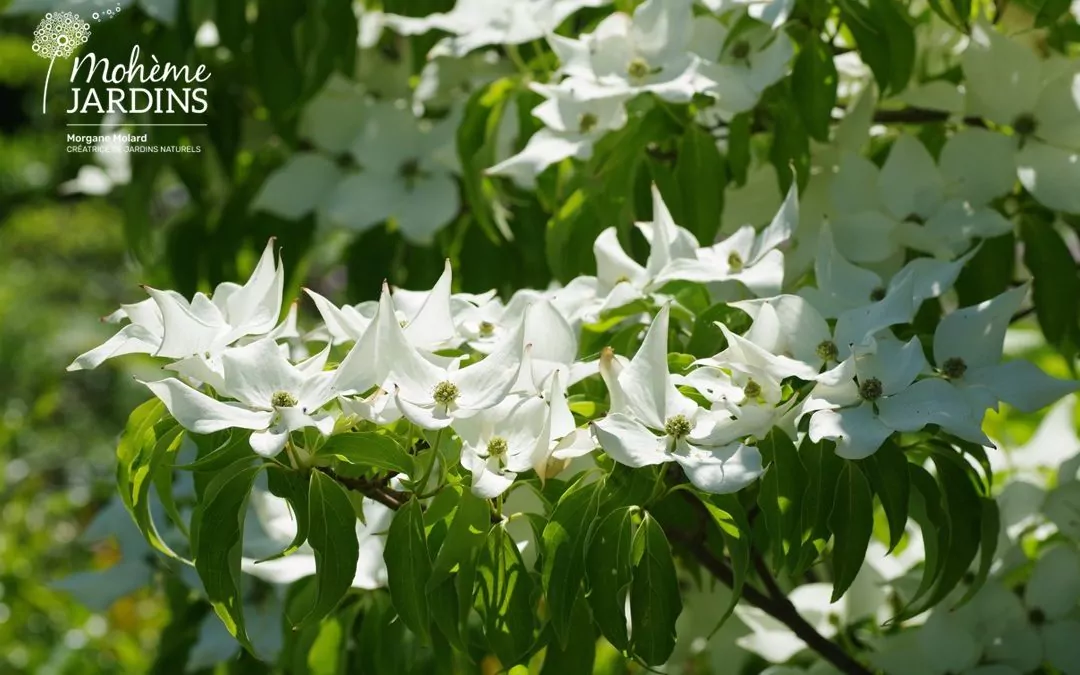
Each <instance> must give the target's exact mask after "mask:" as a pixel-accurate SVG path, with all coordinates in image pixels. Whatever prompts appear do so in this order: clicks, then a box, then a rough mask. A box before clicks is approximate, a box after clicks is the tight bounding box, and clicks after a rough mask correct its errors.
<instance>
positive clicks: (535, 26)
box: [383, 0, 610, 57]
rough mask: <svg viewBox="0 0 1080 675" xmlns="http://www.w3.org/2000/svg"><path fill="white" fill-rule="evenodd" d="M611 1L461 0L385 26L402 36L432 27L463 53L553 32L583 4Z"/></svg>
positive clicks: (390, 19)
mask: <svg viewBox="0 0 1080 675" xmlns="http://www.w3.org/2000/svg"><path fill="white" fill-rule="evenodd" d="M608 2H610V0H458V1H457V3H456V4H455V5H454V8H453V9H452V10H450V11H449V12H436V13H434V14H428V15H427V16H423V17H411V16H401V15H398V14H386V15H384V17H383V20H384V21H385V23H386V25H387V26H388V27H389V28H391V29H393V30H394V31H395V32H397V33H399V34H401V35H423V34H425V33H427V32H429V31H432V30H439V31H443V32H446V33H450V34H451V35H452V36H453V38H452V39H450V40H448V41H446V43H445V45H446V46H445V49H447V51H449V53H451V54H452V55H454V56H458V57H460V56H464V55H465V54H468V53H469V52H471V51H472V50H474V49H478V48H480V47H486V46H488V45H519V44H522V43H525V42H529V41H530V40H537V39H540V38H542V37H544V36H545V35H547V34H549V33H551V32H552V31H554V30H555V28H557V27H558V26H559V24H561V23H562V22H563V21H565V20H566V19H567V18H568V17H569V16H570V15H571V14H573V13H574V12H577V11H578V10H579V9H581V8H583V7H599V6H602V5H605V4H608Z"/></svg>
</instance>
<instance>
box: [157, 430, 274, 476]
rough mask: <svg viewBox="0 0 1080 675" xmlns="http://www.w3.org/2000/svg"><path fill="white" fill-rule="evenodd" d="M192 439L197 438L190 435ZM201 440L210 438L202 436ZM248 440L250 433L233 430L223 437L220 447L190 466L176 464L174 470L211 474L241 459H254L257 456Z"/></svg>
mask: <svg viewBox="0 0 1080 675" xmlns="http://www.w3.org/2000/svg"><path fill="white" fill-rule="evenodd" d="M192 437H193V438H195V439H198V438H199V437H198V436H195V435H192ZM202 438H203V439H209V438H210V437H207V436H203V437H202ZM250 438H251V432H250V431H246V430H243V429H233V430H232V431H231V432H230V433H229V434H228V435H227V436H226V437H225V441H224V442H223V443H222V444H221V445H219V446H218V447H216V448H214V449H213V450H211V451H210V452H208V453H206V454H205V455H203V456H202V457H199V458H198V459H196V460H195V461H194V462H191V463H190V464H178V465H177V466H176V468H177V469H183V470H185V471H200V472H206V473H213V472H217V471H220V470H222V469H224V468H225V467H227V466H230V465H231V464H233V463H234V462H238V461H240V460H241V459H255V457H257V455H256V454H255V451H254V450H252V449H251V443H250V441H249V439H250Z"/></svg>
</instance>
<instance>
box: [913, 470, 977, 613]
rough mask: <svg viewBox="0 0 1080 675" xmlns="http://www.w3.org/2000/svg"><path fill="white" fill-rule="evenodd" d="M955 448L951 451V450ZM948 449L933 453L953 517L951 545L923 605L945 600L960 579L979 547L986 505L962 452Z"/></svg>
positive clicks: (939, 480)
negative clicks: (949, 453)
mask: <svg viewBox="0 0 1080 675" xmlns="http://www.w3.org/2000/svg"><path fill="white" fill-rule="evenodd" d="M950 452H951V451H950ZM953 455H954V456H951V457H950V456H949V455H947V454H945V453H944V452H935V453H933V454H931V455H930V458H931V459H932V460H933V462H934V467H935V468H937V472H938V483H939V484H940V485H941V496H942V499H943V500H944V505H945V513H946V515H947V517H948V519H949V539H948V547H947V549H946V550H945V552H944V555H943V556H942V557H943V559H944V560H943V565H942V568H941V574H940V575H938V578H937V581H936V582H935V584H934V588H933V590H932V591H931V592H930V595H929V596H928V597H927V599H926V601H925V603H924V604H923V606H922V608H923V609H927V608H929V607H933V606H934V605H936V604H937V603H939V602H941V600H943V599H944V598H945V596H947V595H948V594H949V593H950V592H952V590H953V589H954V588H956V585H957V584H958V583H960V581H961V580H962V579H963V578H964V575H965V574H966V573H967V571H968V568H969V567H971V562H972V561H973V560H974V559H975V555H976V553H978V551H979V543H980V539H981V534H980V533H981V531H982V514H983V505H982V500H981V499H980V497H979V493H978V491H977V490H976V489H975V484H974V483H973V482H972V479H971V477H970V476H969V473H971V471H970V470H966V469H965V467H967V466H968V465H967V462H965V461H964V460H963V459H962V458H960V457H959V455H955V453H953Z"/></svg>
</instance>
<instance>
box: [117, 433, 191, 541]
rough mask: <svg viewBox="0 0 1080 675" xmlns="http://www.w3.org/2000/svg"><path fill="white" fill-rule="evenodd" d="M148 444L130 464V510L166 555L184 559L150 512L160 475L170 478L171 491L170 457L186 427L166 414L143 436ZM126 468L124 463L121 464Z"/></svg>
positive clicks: (126, 500)
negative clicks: (174, 548)
mask: <svg viewBox="0 0 1080 675" xmlns="http://www.w3.org/2000/svg"><path fill="white" fill-rule="evenodd" d="M142 438H143V441H144V443H146V445H144V447H143V450H142V452H140V453H139V454H138V455H137V456H136V457H135V459H134V460H133V461H132V463H131V466H130V467H129V471H130V474H129V478H128V479H127V480H125V481H123V482H124V483H127V484H128V485H129V486H130V489H131V494H129V495H126V496H125V497H124V502H125V504H126V505H128V510H129V511H130V513H131V515H132V516H133V517H134V518H135V524H137V525H138V526H139V530H141V531H142V533H143V536H145V537H146V540H147V541H149V542H150V544H151V545H152V546H153V547H154V548H156V549H157V550H159V551H161V552H162V553H164V554H165V555H167V556H169V557H171V558H175V559H177V560H182V558H181V557H180V556H179V555H178V554H177V553H176V552H175V551H173V550H172V548H171V547H170V546H169V545H168V544H166V543H165V541H164V540H163V539H162V538H161V535H160V533H159V532H158V529H157V525H156V524H155V523H154V517H153V514H152V513H151V512H150V488H151V487H153V485H154V483H155V481H157V482H160V481H161V478H160V477H159V476H164V478H165V479H167V480H168V481H169V486H170V491H171V485H172V481H171V479H172V469H171V466H172V462H171V461H169V460H168V459H167V458H168V457H169V456H172V455H175V454H176V451H177V450H179V448H180V443H181V442H182V441H183V440H184V430H183V429H182V428H181V427H180V426H179V425H178V424H177V423H176V421H175V420H173V419H172V418H166V419H162V420H161V421H159V422H158V423H157V424H155V425H154V427H153V429H151V430H150V431H149V432H148V433H145V434H144V435H143V436H142ZM120 470H121V471H122V470H123V467H122V466H121V467H120Z"/></svg>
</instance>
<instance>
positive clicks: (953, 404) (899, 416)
mask: <svg viewBox="0 0 1080 675" xmlns="http://www.w3.org/2000/svg"><path fill="white" fill-rule="evenodd" d="M877 403H878V417H879V419H880V420H881V421H882V422H883V423H884V424H885V425H886V426H887V427H889V428H891V429H895V430H897V431H918V430H919V429H922V428H923V427H925V426H926V425H927V424H937V425H939V426H940V427H941V428H942V429H943V430H945V431H947V432H948V433H951V434H955V435H956V436H959V437H960V438H963V439H964V440H968V441H971V442H973V443H978V444H979V445H984V446H989V445H993V443H991V441H990V439H989V438H987V437H986V435H985V434H984V433H983V432H982V428H981V427H982V424H981V423H982V419H977V418H976V417H975V416H974V415H973V414H972V412H973V411H972V409H971V407H970V406H969V405H968V403H967V402H966V401H965V399H964V397H963V396H962V395H961V394H960V392H959V391H957V389H956V387H953V386H952V385H951V384H949V383H948V382H946V381H945V380H942V379H939V378H929V379H926V380H920V381H918V382H916V383H914V384H912V385H911V386H910V387H907V388H906V389H904V390H903V391H900V392H899V393H897V394H895V395H894V396H886V397H885V398H883V399H880V400H879V401H878V402H877Z"/></svg>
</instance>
